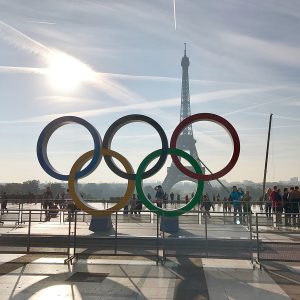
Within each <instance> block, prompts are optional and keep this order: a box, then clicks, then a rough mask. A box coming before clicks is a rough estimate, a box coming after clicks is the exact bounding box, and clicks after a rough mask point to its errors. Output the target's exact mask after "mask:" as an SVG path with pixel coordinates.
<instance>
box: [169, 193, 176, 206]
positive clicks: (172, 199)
mask: <svg viewBox="0 0 300 300" xmlns="http://www.w3.org/2000/svg"><path fill="white" fill-rule="evenodd" d="M174 197H175V195H174V193H173V192H172V193H171V194H170V202H171V206H173V205H174Z"/></svg>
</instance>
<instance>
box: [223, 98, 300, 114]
mask: <svg viewBox="0 0 300 300" xmlns="http://www.w3.org/2000/svg"><path fill="white" fill-rule="evenodd" d="M294 98H295V97H294V96H291V97H286V98H280V99H275V100H271V101H267V102H264V103H259V104H254V105H250V106H247V107H244V108H241V109H237V110H234V111H231V112H228V113H226V114H223V115H222V116H223V117H227V116H230V115H233V114H237V113H240V112H245V111H248V110H251V109H253V108H258V107H261V106H265V105H268V104H271V103H275V102H279V101H286V100H289V99H294Z"/></svg>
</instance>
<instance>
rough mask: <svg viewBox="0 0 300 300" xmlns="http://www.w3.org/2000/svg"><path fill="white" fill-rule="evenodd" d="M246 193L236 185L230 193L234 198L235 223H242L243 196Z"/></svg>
mask: <svg viewBox="0 0 300 300" xmlns="http://www.w3.org/2000/svg"><path fill="white" fill-rule="evenodd" d="M243 195H244V192H243V191H242V189H241V188H239V189H237V187H236V186H233V187H232V192H231V193H230V198H231V199H232V205H233V214H234V217H233V221H234V223H235V224H241V221H242V205H241V197H242V196H243ZM237 214H238V215H239V220H238V221H237V219H236V216H237Z"/></svg>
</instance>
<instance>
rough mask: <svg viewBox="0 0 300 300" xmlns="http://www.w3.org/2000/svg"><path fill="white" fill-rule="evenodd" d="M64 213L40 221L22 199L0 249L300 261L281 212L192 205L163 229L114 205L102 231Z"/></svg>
mask: <svg viewBox="0 0 300 300" xmlns="http://www.w3.org/2000/svg"><path fill="white" fill-rule="evenodd" d="M66 213H67V210H65V209H61V210H59V212H58V216H57V218H55V219H52V220H51V221H50V222H45V223H44V222H41V221H40V220H41V219H42V216H43V214H44V210H43V209H24V207H22V204H20V207H19V208H18V209H10V210H9V211H8V213H7V214H5V218H3V220H4V221H7V220H8V222H15V223H16V224H17V225H18V227H19V229H20V230H19V232H18V231H16V232H14V234H11V233H9V234H2V235H1V236H0V239H1V248H0V252H1V253H45V250H48V253H53V254H58V253H59V254H64V255H66V256H67V259H66V263H67V262H72V261H73V260H74V259H76V258H77V257H78V256H89V255H93V256H95V255H100V256H104V255H118V256H147V257H152V258H154V259H155V260H156V262H157V263H158V262H159V261H161V262H164V261H165V260H166V259H167V258H168V257H174V256H176V257H180V256H191V257H192V256H195V257H212V258H233V259H234V258H236V259H247V260H251V261H252V262H253V260H256V261H257V262H259V263H260V262H262V261H264V260H288V261H300V251H299V250H300V231H299V228H296V227H286V226H285V222H284V221H285V219H284V217H283V219H282V223H281V224H279V222H278V220H279V219H278V213H271V218H266V216H265V213H255V214H252V213H247V212H237V213H236V214H235V213H233V212H229V213H228V212H224V211H223V212H216V211H215V212H213V211H211V212H210V214H208V213H207V212H203V211H201V210H192V211H190V212H188V213H187V214H185V215H182V216H180V217H179V223H180V230H179V232H178V233H175V234H172V233H169V232H166V231H164V230H161V228H160V221H161V220H160V219H161V218H160V217H159V216H157V215H156V214H155V213H153V212H150V211H149V210H144V211H142V212H141V215H125V214H124V213H123V212H122V211H118V212H116V211H114V212H113V214H112V217H111V220H112V223H113V225H114V226H113V229H112V230H111V232H108V233H103V234H91V232H90V231H88V224H89V222H90V219H91V216H90V215H89V214H87V213H85V212H81V211H75V213H74V219H73V220H72V219H71V218H69V219H67V220H66V218H65V217H66ZM276 215H277V219H276ZM298 219H299V215H298V216H296V220H298ZM276 220H277V222H276ZM236 223H239V224H236ZM34 224H41V225H39V226H36V225H34ZM43 224H47V225H46V226H47V228H46V227H45V226H44V225H43ZM51 224H52V225H53V226H52V227H51ZM45 228H46V229H45ZM51 228H53V229H51ZM39 230H41V231H39ZM43 230H44V231H43ZM50 230H57V231H59V232H57V233H56V232H49V231H50ZM139 230H140V232H139ZM270 237H273V238H270Z"/></svg>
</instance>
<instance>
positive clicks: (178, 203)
mask: <svg viewBox="0 0 300 300" xmlns="http://www.w3.org/2000/svg"><path fill="white" fill-rule="evenodd" d="M176 203H177V206H179V205H180V195H179V194H177V197H176Z"/></svg>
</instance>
